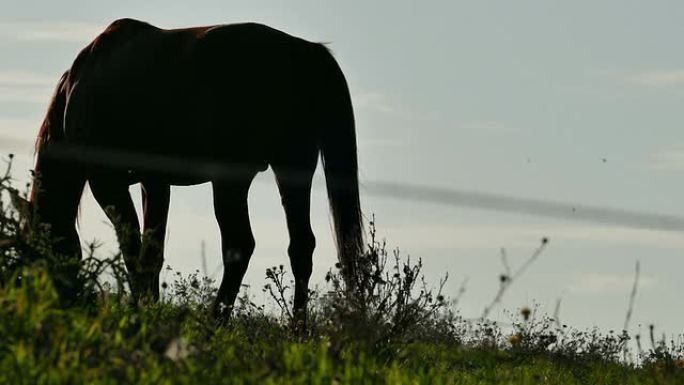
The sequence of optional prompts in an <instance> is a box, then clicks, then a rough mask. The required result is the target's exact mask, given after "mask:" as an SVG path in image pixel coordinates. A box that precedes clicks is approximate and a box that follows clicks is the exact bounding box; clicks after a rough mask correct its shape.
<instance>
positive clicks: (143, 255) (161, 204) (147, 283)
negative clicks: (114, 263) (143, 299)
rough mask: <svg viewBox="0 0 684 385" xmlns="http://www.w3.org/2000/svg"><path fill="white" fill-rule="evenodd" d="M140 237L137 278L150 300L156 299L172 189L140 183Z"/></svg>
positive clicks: (144, 182) (150, 183) (157, 184)
mask: <svg viewBox="0 0 684 385" xmlns="http://www.w3.org/2000/svg"><path fill="white" fill-rule="evenodd" d="M141 188H142V198H143V234H142V249H141V251H140V267H141V270H140V271H139V274H140V276H139V277H136V279H137V280H138V281H139V282H140V285H141V287H142V288H143V290H144V291H145V292H147V293H150V294H151V295H152V298H153V299H154V300H155V301H157V300H159V274H160V273H161V269H162V267H163V265H164V242H165V239H166V225H167V221H168V217H169V201H170V197H171V187H170V186H169V185H168V184H164V183H158V182H151V181H143V182H142V183H141Z"/></svg>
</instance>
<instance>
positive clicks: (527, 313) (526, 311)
mask: <svg viewBox="0 0 684 385" xmlns="http://www.w3.org/2000/svg"><path fill="white" fill-rule="evenodd" d="M520 314H521V315H522V316H523V319H524V320H525V321H527V320H529V319H530V314H532V310H530V308H529V307H527V306H525V307H524V308H522V309H520Z"/></svg>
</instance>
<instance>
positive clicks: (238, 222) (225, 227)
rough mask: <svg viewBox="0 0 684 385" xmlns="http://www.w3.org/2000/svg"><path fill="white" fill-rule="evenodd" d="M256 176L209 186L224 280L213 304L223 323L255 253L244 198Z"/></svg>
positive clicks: (219, 181) (233, 179)
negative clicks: (218, 234)
mask: <svg viewBox="0 0 684 385" xmlns="http://www.w3.org/2000/svg"><path fill="white" fill-rule="evenodd" d="M255 175H256V173H248V174H246V175H242V176H240V177H236V178H232V179H230V180H218V181H214V182H213V183H212V185H213V192H214V213H215V215H216V220H217V222H218V225H219V230H220V232H221V249H222V250H221V251H222V257H223V279H222V281H221V285H220V286H219V290H218V293H217V296H216V302H215V303H214V310H213V313H214V317H215V318H216V319H217V320H219V321H223V320H226V319H227V318H228V317H229V316H230V314H231V312H232V309H233V305H234V304H235V299H236V298H237V294H238V292H239V290H240V284H241V283H242V278H243V277H244V275H245V272H246V271H247V266H248V265H249V260H250V258H251V257H252V253H253V252H254V246H255V242H254V236H253V235H252V228H251V226H250V223H249V210H248V208H247V194H248V192H249V185H250V184H251V182H252V179H253V178H254V176H255Z"/></svg>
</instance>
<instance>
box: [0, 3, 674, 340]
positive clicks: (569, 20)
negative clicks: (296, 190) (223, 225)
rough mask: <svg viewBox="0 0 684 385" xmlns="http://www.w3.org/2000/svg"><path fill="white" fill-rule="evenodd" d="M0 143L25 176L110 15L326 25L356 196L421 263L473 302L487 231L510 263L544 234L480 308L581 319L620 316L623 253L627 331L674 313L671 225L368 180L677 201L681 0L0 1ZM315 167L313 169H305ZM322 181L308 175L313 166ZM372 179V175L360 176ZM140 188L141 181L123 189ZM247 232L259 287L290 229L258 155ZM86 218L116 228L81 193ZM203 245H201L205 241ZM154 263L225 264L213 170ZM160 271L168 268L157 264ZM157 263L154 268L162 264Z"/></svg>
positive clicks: (322, 32) (610, 320)
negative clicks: (504, 208)
mask: <svg viewBox="0 0 684 385" xmlns="http://www.w3.org/2000/svg"><path fill="white" fill-rule="evenodd" d="M0 5H1V7H0V8H1V9H2V14H1V15H0V53H1V54H0V154H2V155H3V156H4V155H5V154H8V153H10V152H11V153H14V154H16V162H15V165H14V166H15V171H14V176H15V177H16V178H17V180H18V183H23V182H24V181H26V180H27V175H28V169H29V168H31V166H32V142H33V140H34V138H35V135H36V132H37V130H38V127H39V125H40V122H41V120H42V118H43V116H44V114H45V111H46V107H47V103H48V101H49V98H50V95H51V93H52V89H53V87H54V85H55V84H56V82H57V80H58V78H59V76H60V75H61V73H62V72H63V71H64V70H65V69H67V68H68V67H69V66H70V64H71V62H72V61H73V59H74V57H75V56H76V54H77V53H78V51H79V50H80V49H81V48H82V47H83V46H84V45H85V44H87V42H88V41H90V40H91V39H92V38H93V37H95V36H96V35H97V34H98V33H99V32H100V31H102V30H103V29H104V28H105V27H106V26H107V25H108V24H109V23H110V22H112V21H113V20H115V19H117V18H121V17H132V18H139V19H142V20H145V21H148V22H150V23H152V24H155V25H158V26H160V27H163V28H176V27H186V26H194V25H207V24H220V23H233V22H241V21H257V22H261V23H265V24H268V25H270V26H272V27H274V28H277V29H281V30H283V31H286V32H288V33H291V34H293V35H296V36H300V37H303V38H306V39H308V40H312V41H321V42H327V43H329V47H330V48H331V49H332V50H333V51H334V53H335V57H336V58H337V60H338V61H339V63H340V65H341V67H342V69H343V71H344V72H345V74H346V76H347V80H348V82H349V86H350V89H351V93H352V98H353V102H354V107H355V113H356V119H357V135H358V145H359V163H360V178H361V183H362V187H361V199H362V206H363V211H364V213H365V214H366V215H367V217H368V218H370V217H371V216H372V215H373V214H374V215H375V218H376V222H377V228H378V235H379V236H380V238H384V239H386V240H387V243H388V245H389V247H390V248H392V249H394V248H399V250H400V251H401V253H402V255H405V256H406V255H410V256H411V257H412V258H414V259H415V258H419V257H420V258H422V260H423V264H424V269H425V273H426V275H427V277H428V279H429V280H431V281H432V282H435V284H436V282H437V280H438V278H439V277H440V276H442V275H443V274H445V273H447V272H448V273H449V281H448V284H447V285H446V287H445V294H446V295H447V296H455V295H456V294H457V292H458V288H459V286H460V285H461V283H462V282H464V281H466V280H467V284H466V292H465V294H464V295H463V296H462V298H461V300H460V302H459V303H458V309H459V311H460V312H461V314H462V315H463V316H465V317H468V318H475V317H478V316H479V315H480V314H482V311H483V309H484V307H485V306H486V305H487V304H488V303H489V302H490V301H491V299H492V298H493V297H494V295H495V294H496V291H497V289H498V276H499V274H500V273H501V272H502V271H503V270H502V269H503V266H502V263H501V257H500V255H501V249H502V248H503V249H505V251H506V255H507V256H508V260H509V263H510V264H511V265H512V268H513V269H515V267H516V266H520V265H522V263H523V262H524V261H525V260H526V258H528V257H529V256H530V255H531V253H532V251H533V250H534V249H535V248H536V247H537V246H538V245H539V242H540V240H541V239H542V237H548V238H549V240H550V242H549V244H548V247H547V248H546V249H545V250H544V252H543V253H542V255H541V256H540V257H539V259H538V260H537V261H536V262H535V263H534V264H533V265H531V266H530V267H529V269H527V271H526V272H525V274H524V275H523V276H522V277H521V278H520V279H519V280H518V281H516V282H514V284H513V286H512V287H511V288H510V289H509V291H508V292H507V293H506V295H505V296H504V298H503V302H502V304H501V305H500V306H498V307H496V308H495V310H494V311H493V312H492V314H491V315H492V317H494V318H497V319H500V320H504V321H506V320H508V319H509V318H508V317H509V316H508V315H507V314H506V313H505V312H504V311H503V310H504V309H509V310H511V311H515V309H518V308H520V307H523V306H535V304H536V306H538V309H539V312H546V313H553V312H554V309H555V306H556V303H557V301H559V300H560V301H561V306H560V312H559V315H560V318H561V320H562V321H563V322H565V323H568V324H571V325H575V326H577V327H580V328H584V327H591V326H597V327H599V328H601V329H603V330H610V329H615V330H619V329H621V328H622V326H623V322H624V318H625V313H626V311H627V307H628V300H629V294H630V291H631V287H632V283H633V280H634V267H635V263H636V261H639V262H640V264H641V275H640V279H639V282H638V283H639V287H638V295H637V297H636V302H635V307H634V316H633V318H632V322H631V325H630V330H631V331H633V332H636V331H638V330H639V325H642V326H641V330H642V331H646V330H648V327H647V325H648V324H651V323H653V324H655V325H656V331H661V332H663V333H666V334H667V335H671V334H679V333H681V332H682V325H683V324H684V308H683V307H682V306H679V305H681V304H682V301H681V298H680V297H681V292H682V288H683V287H682V279H681V276H682V274H683V273H684V259H683V258H682V255H681V254H682V250H683V249H684V237H682V234H680V233H678V232H673V231H670V232H668V231H658V230H654V229H634V228H627V227H620V226H609V225H606V224H600V223H593V222H581V221H572V220H571V219H570V218H563V217H554V218H548V217H537V216H531V215H524V214H519V213H512V212H498V211H486V210H481V209H478V208H474V207H453V206H444V205H439V204H429V203H423V202H414V201H405V200H404V201H402V200H396V199H392V198H391V197H388V196H377V195H373V194H371V193H370V192H371V191H370V190H371V189H370V186H372V184H373V183H375V182H377V181H392V182H395V183H409V184H418V185H427V186H436V187H444V188H451V189H455V190H464V191H479V192H484V193H489V194H501V195H506V196H511V197H519V198H526V199H537V200H543V201H558V202H566V203H568V204H577V205H595V206H600V207H606V208H614V209H623V210H635V211H642V212H648V213H653V214H668V215H674V216H682V215H684V210H683V209H682V197H684V194H682V193H683V192H684V179H683V178H682V177H681V175H682V171H684V132H683V131H682V125H683V124H682V123H684V115H682V112H681V111H682V109H681V106H682V102H684V51H683V50H681V49H679V48H680V47H679V42H680V40H681V36H684V24H682V23H681V20H682V17H684V3H681V2H677V1H651V2H643V1H625V0H621V1H613V0H604V1H601V2H596V1H581V0H578V1H573V2H560V1H541V0H540V1H526V0H522V1H516V2H511V1H467V2H466V1H453V0H452V1H431V2H416V1H399V0H392V1H386V0H377V1H373V2H369V1H336V2H333V1H321V0H317V1H313V0H311V1H288V2H283V1H275V0H274V1H230V2H226V1H194V2H181V1H169V0H167V1H146V2H144V3H143V2H139V1H125V0H122V1H117V2H110V1H107V2H100V1H74V0H64V1H60V2H37V1H33V0H26V1H13V0H0ZM319 171H320V170H319ZM317 180H318V181H320V180H322V176H321V175H320V173H319V174H318V175H317ZM367 187H368V188H367ZM131 191H132V193H133V194H134V197H135V198H136V203H137V204H138V206H139V188H138V187H137V186H132V188H131ZM325 199H326V198H325V190H324V188H323V187H322V185H321V184H320V183H318V184H317V187H316V188H315V189H314V191H313V198H312V222H313V226H314V232H315V234H316V237H317V240H318V242H317V244H318V247H317V249H316V252H315V254H314V275H313V278H312V283H318V284H321V283H322V282H323V276H324V275H325V272H326V271H327V270H328V269H329V268H330V267H331V266H332V264H333V263H334V262H335V258H336V257H335V252H334V248H333V241H332V236H331V222H330V216H329V214H328V212H327V203H326V200H325ZM249 204H250V214H251V220H252V227H253V230H254V234H255V238H256V241H257V248H256V251H255V253H254V256H253V257H252V261H251V263H250V268H249V271H248V273H247V276H246V280H245V283H247V284H249V285H251V286H252V288H251V292H252V293H253V294H254V296H255V297H256V298H257V299H259V298H262V293H261V290H260V288H261V286H262V285H263V284H264V283H265V281H264V271H265V269H266V268H267V267H269V266H273V265H278V264H285V265H286V266H287V265H288V260H287V254H286V249H287V243H288V239H287V232H286V227H285V219H284V215H283V212H282V208H281V207H280V200H279V197H278V194H277V189H276V187H275V183H274V181H273V176H272V174H271V173H270V171H267V172H264V173H262V174H260V175H259V177H258V178H257V179H256V180H255V182H254V185H253V186H252V189H251V190H250V197H249ZM82 205H83V211H82V216H83V217H82V224H81V230H80V232H81V236H82V238H83V240H84V241H90V240H93V239H97V240H101V241H103V242H105V246H104V248H105V250H104V252H106V250H110V251H112V250H114V249H115V248H116V244H115V241H114V233H113V230H112V229H111V226H110V225H108V224H107V222H106V218H105V217H104V215H103V213H102V212H101V210H100V209H99V208H98V207H97V205H96V204H95V203H94V200H93V199H92V197H91V196H90V195H89V193H88V192H86V194H85V195H84V198H83V203H82ZM203 244H204V249H205V255H206V263H204V264H203V263H202V258H200V255H201V250H202V248H203V246H202V245H203ZM166 263H167V264H168V265H170V266H171V267H172V268H173V269H176V270H179V271H182V272H185V273H187V272H192V271H194V270H195V269H199V270H200V271H203V270H204V267H203V266H204V265H205V264H206V270H207V274H208V275H209V276H212V277H214V278H220V277H221V271H222V268H221V262H220V252H219V235H218V229H217V226H216V223H215V220H214V217H213V211H212V208H211V190H210V186H209V185H206V184H205V185H199V186H194V187H178V188H174V189H173V190H172V198H171V213H170V224H169V229H168V243H167V247H166ZM168 278H171V277H170V275H168ZM162 279H165V276H164V275H162Z"/></svg>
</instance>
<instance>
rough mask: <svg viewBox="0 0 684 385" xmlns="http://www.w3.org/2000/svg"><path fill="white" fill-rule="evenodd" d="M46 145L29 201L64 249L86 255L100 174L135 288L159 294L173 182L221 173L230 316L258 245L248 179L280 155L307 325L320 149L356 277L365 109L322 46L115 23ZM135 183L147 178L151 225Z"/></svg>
mask: <svg viewBox="0 0 684 385" xmlns="http://www.w3.org/2000/svg"><path fill="white" fill-rule="evenodd" d="M36 153H37V159H36V165H35V170H36V172H37V174H38V177H37V178H36V180H35V181H34V186H33V188H32V193H31V197H30V201H31V202H32V204H33V205H34V206H35V213H36V215H37V220H38V221H40V222H42V223H46V224H48V225H49V227H50V230H51V235H52V238H53V239H54V242H55V247H56V249H57V250H58V251H59V252H61V253H64V254H66V255H72V256H74V258H80V256H81V246H80V242H79V238H78V233H77V231H76V227H75V223H76V219H77V214H78V206H79V202H80V199H81V195H82V192H83V188H84V185H85V183H86V182H88V184H89V186H90V189H91V191H92V193H93V195H94V197H95V199H96V200H97V202H98V203H99V205H100V206H101V207H102V208H103V209H104V210H105V212H106V213H107V215H108V217H109V218H110V220H111V221H112V223H113V224H114V227H115V229H116V232H117V237H118V240H119V243H120V246H121V251H122V254H123V257H124V261H125V265H126V268H127V270H128V273H129V278H130V284H131V291H132V293H133V297H134V298H140V297H142V296H145V295H151V296H152V297H153V298H154V299H158V298H159V273H160V270H161V268H162V264H163V245H164V236H165V228H166V222H167V215H168V209H169V195H170V192H169V191H170V185H192V184H198V183H204V182H211V183H212V186H213V193H214V202H213V203H214V211H215V215H216V219H217V221H218V224H219V228H220V232H221V241H222V249H223V250H222V253H223V262H224V277H223V281H222V282H221V285H220V288H219V291H218V295H217V299H216V303H215V305H214V314H215V315H217V316H219V317H226V316H228V315H229V314H230V311H231V309H232V306H233V304H234V301H235V298H236V295H237V294H238V290H239V288H240V284H241V281H242V278H243V276H244V274H245V271H246V270H247V265H248V262H249V259H250V257H251V255H252V252H253V250H254V246H255V240H254V237H253V235H252V231H251V228H250V223H249V216H248V207H247V192H248V189H249V186H250V184H251V182H252V180H253V178H254V176H255V175H256V174H257V173H258V172H260V171H264V170H266V168H268V166H271V168H272V169H273V171H274V173H275V178H276V182H277V185H278V188H279V191H280V195H281V197H282V204H283V207H284V209H285V214H286V218H287V228H288V231H289V235H290V244H289V247H288V254H289V256H290V260H291V265H292V271H293V273H294V276H295V298H294V308H295V310H296V311H297V314H298V317H299V318H298V322H305V314H306V312H305V311H304V310H305V308H306V303H307V297H308V284H309V278H310V276H311V270H312V253H313V250H314V247H315V237H314V234H313V232H312V230H311V224H310V210H309V206H310V190H311V181H312V176H313V173H314V170H315V168H316V165H317V162H318V156H319V153H320V154H321V158H322V163H323V167H324V170H325V176H326V185H327V190H328V198H329V201H330V206H331V211H332V216H333V220H334V228H335V236H336V242H337V248H338V254H339V259H340V262H341V265H342V271H343V275H344V276H345V281H346V283H347V288H348V289H352V288H353V285H354V279H353V278H352V277H354V274H355V268H356V262H355V260H356V259H357V256H358V255H359V253H360V252H361V251H362V249H363V243H364V241H363V228H362V227H363V225H362V219H361V210H360V203H359V192H358V190H359V188H358V176H357V174H358V164H357V148H356V134H355V126H354V113H353V108H352V103H351V97H350V94H349V90H348V87H347V83H346V80H345V77H344V75H343V73H342V71H341V69H340V67H339V65H338V64H337V62H336V61H335V59H334V58H333V56H332V54H331V53H330V52H329V50H328V49H327V48H326V47H325V46H324V45H322V44H319V43H313V42H309V41H306V40H303V39H300V38H297V37H294V36H291V35H288V34H286V33H284V32H281V31H278V30H275V29H273V28H270V27H268V26H265V25H260V24H255V23H245V24H231V25H218V26H207V27H197V28H187V29H172V30H165V29H160V28H157V27H155V26H152V25H150V24H148V23H145V22H141V21H137V20H132V19H121V20H117V21H115V22H114V23H112V24H111V25H110V26H109V27H107V28H106V29H105V31H104V32H102V33H101V34H100V35H99V36H97V37H96V38H95V39H94V40H93V41H92V42H91V43H90V44H88V45H87V46H86V47H85V48H84V49H83V50H82V51H81V52H80V53H79V54H78V56H77V57H76V59H75V61H74V63H73V65H72V66H71V68H70V69H69V70H68V71H67V72H65V74H64V75H63V76H62V78H61V79H60V81H59V84H58V86H57V89H56V90H55V93H54V95H53V98H52V101H51V103H50V105H49V108H48V111H47V116H46V117H45V120H44V122H43V124H42V126H41V128H40V132H39V135H38V138H37V142H36ZM133 183H141V185H142V191H143V208H144V218H143V229H142V232H141V229H140V225H139V223H138V217H137V214H136V212H135V209H134V206H133V201H132V199H131V196H130V193H129V191H128V187H129V186H130V185H131V184H133ZM76 266H77V265H76ZM71 273H72V274H75V272H71ZM61 291H62V293H63V294H65V295H69V294H70V293H69V288H68V287H67V288H62V290H61Z"/></svg>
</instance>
